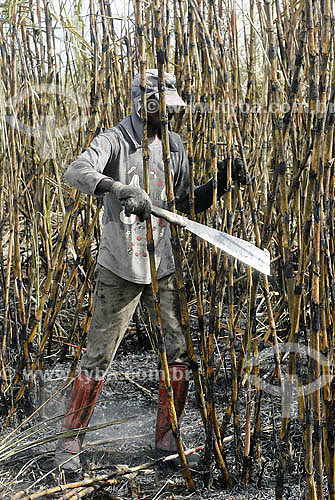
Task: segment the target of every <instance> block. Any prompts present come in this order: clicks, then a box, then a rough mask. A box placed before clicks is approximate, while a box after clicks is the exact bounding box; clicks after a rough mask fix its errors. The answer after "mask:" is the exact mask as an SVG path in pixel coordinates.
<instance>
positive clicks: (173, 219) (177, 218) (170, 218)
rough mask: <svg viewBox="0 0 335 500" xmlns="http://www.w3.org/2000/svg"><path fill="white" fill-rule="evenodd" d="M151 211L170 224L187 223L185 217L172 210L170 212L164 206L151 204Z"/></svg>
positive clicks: (183, 225)
mask: <svg viewBox="0 0 335 500" xmlns="http://www.w3.org/2000/svg"><path fill="white" fill-rule="evenodd" d="M151 213H152V215H154V216H155V217H159V218H160V219H164V220H166V221H167V222H170V224H177V226H180V227H185V226H186V224H187V219H186V218H185V217H183V216H182V215H178V214H176V213H174V212H170V211H169V210H164V208H160V207H155V206H152V207H151Z"/></svg>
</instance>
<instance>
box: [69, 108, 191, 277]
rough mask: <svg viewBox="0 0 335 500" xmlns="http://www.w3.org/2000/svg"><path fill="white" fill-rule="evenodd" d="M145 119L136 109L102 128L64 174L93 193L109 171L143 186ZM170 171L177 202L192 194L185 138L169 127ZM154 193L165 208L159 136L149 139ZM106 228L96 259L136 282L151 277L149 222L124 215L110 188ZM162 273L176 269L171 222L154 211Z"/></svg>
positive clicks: (158, 264)
mask: <svg viewBox="0 0 335 500" xmlns="http://www.w3.org/2000/svg"><path fill="white" fill-rule="evenodd" d="M141 136H142V123H141V121H140V119H139V118H138V116H137V115H136V113H135V112H133V113H132V115H131V116H128V117H127V118H125V119H124V120H123V121H122V122H120V123H119V124H118V125H116V126H115V127H113V128H111V129H109V130H106V131H105V132H103V133H101V134H99V135H98V136H97V137H96V138H95V139H94V140H93V141H92V143H91V145H90V146H89V148H88V149H87V150H86V151H84V152H83V153H82V154H81V155H80V156H78V158H77V159H76V160H75V161H74V162H73V163H72V164H71V165H70V166H69V167H68V168H67V170H66V172H65V180H66V181H67V182H68V183H69V184H71V185H72V186H74V187H76V188H77V189H79V190H80V191H82V192H84V193H88V194H94V193H95V190H96V187H97V185H98V184H99V182H100V181H101V180H102V179H103V178H105V177H106V176H109V177H112V178H113V179H114V180H116V181H120V182H122V183H123V184H133V185H135V186H140V187H142V188H143V163H142V146H141ZM169 139H170V152H171V171H172V176H173V184H174V194H175V200H176V205H177V206H178V203H183V201H185V200H187V199H188V193H189V173H188V162H187V157H186V154H185V150H184V147H183V144H182V141H181V138H180V136H179V135H178V134H176V133H175V132H169ZM149 176H150V179H149V182H150V198H151V201H152V203H153V204H154V205H156V206H159V207H162V208H167V200H166V193H165V175H164V165H163V155H162V144H161V141H159V140H157V141H155V142H153V143H152V144H150V145H149ZM103 204H104V214H103V233H102V239H101V243H100V248H99V254H98V263H99V264H101V265H102V266H104V267H106V268H107V269H109V270H110V271H112V272H113V273H114V274H116V275H118V276H120V277H121V278H124V279H126V280H128V281H131V282H133V283H142V284H149V283H150V282H151V275H150V267H149V257H148V251H147V243H146V226H145V223H143V222H140V221H139V220H138V217H137V216H135V215H131V216H130V217H126V215H125V213H124V210H123V207H122V206H121V204H120V202H119V200H118V199H117V198H116V197H115V196H114V195H113V194H112V193H106V194H105V195H104V198H103ZM152 222H153V234H154V243H155V260H156V268H157V273H158V278H162V277H164V276H167V275H168V274H171V273H172V272H173V271H174V268H175V266H174V260H173V254H172V247H171V241H170V227H169V225H168V224H167V223H166V222H165V221H163V220H162V219H158V218H156V217H154V216H152Z"/></svg>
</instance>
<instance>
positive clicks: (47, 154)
mask: <svg viewBox="0 0 335 500" xmlns="http://www.w3.org/2000/svg"><path fill="white" fill-rule="evenodd" d="M28 99H29V100H30V101H31V106H32V109H33V113H32V117H33V122H32V123H29V122H28V116H27V121H26V120H22V119H21V118H18V116H17V114H19V115H20V113H19V110H20V106H24V105H26V103H27V100H28ZM5 105H6V108H7V109H11V110H12V113H11V114H7V115H6V116H5V119H6V122H7V123H8V124H9V125H10V126H12V127H15V128H17V129H18V130H20V131H21V132H23V133H24V134H27V135H30V136H32V137H34V138H35V139H36V141H37V143H38V145H39V148H40V154H41V157H42V158H43V159H48V158H55V140H56V139H57V138H58V139H61V138H64V137H67V136H68V135H70V134H71V133H72V132H74V131H76V130H78V129H79V128H81V127H83V126H84V125H85V124H86V122H87V120H88V116H87V114H86V111H85V110H86V107H85V102H84V99H83V96H82V95H80V94H79V93H78V94H77V93H75V92H73V91H72V90H71V89H69V88H61V87H60V86H59V85H54V84H47V83H45V84H41V85H33V86H30V87H29V88H26V89H24V90H22V91H20V92H19V93H18V94H17V95H15V96H13V97H11V98H9V99H8V100H7V102H6V103H5ZM65 108H66V111H65V112H63V109H65ZM38 113H40V114H38Z"/></svg>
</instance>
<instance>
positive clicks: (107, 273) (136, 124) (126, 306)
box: [55, 69, 246, 471]
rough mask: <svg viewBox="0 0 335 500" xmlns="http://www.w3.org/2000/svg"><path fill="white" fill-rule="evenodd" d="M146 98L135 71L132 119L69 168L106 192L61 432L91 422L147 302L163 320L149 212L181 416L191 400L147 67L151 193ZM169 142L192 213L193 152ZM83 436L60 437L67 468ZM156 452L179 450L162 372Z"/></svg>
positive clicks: (170, 80)
mask: <svg viewBox="0 0 335 500" xmlns="http://www.w3.org/2000/svg"><path fill="white" fill-rule="evenodd" d="M164 80H165V100H166V105H167V106H168V107H169V109H171V108H173V109H178V107H183V106H186V104H185V102H184V101H183V100H182V98H181V97H180V96H179V94H178V92H177V90H176V87H175V83H176V81H175V77H174V75H172V74H170V73H165V75H164ZM141 95H142V91H141V78H140V75H139V74H137V75H136V76H135V77H134V79H133V84H132V89H131V98H132V106H133V109H132V113H131V115H130V116H127V117H126V118H125V119H124V120H122V121H121V122H120V123H119V124H117V125H116V126H114V127H112V128H111V129H108V130H106V131H104V132H102V133H100V134H99V135H98V136H97V137H95V138H94V140H93V141H92V143H91V145H90V146H89V147H88V148H87V149H86V151H84V152H83V153H82V154H80V155H79V156H78V158H77V159H75V161H74V162H73V163H72V164H71V165H70V166H69V167H68V168H67V170H66V172H65V180H66V181H67V182H68V183H69V184H70V185H71V186H73V187H75V188H77V189H79V190H80V191H81V192H83V193H87V194H90V195H96V196H101V197H103V205H104V213H103V221H102V224H103V232H102V237H101V242H100V247H99V252H98V257H97V279H96V287H95V294H94V307H93V317H92V321H91V323H90V327H89V330H88V335H87V349H86V352H85V354H84V355H83V357H82V360H81V363H80V372H79V374H78V376H77V377H76V379H75V380H74V383H73V387H72V393H71V396H70V399H69V404H68V409H67V413H66V415H65V418H64V422H63V426H62V430H63V431H64V432H65V431H69V430H71V429H78V428H85V427H87V426H88V424H89V421H90V418H91V416H92V413H93V410H94V407H95V404H96V402H97V399H98V397H99V393H100V391H101V389H102V386H103V381H104V378H105V376H106V373H107V372H108V369H109V366H110V364H111V362H112V361H113V358H114V356H115V354H116V352H117V349H118V346H119V344H120V342H121V340H122V338H123V335H124V333H125V331H126V329H127V327H128V325H129V323H130V321H131V318H132V316H133V314H134V311H135V309H136V306H137V305H138V303H139V301H140V300H142V301H143V303H144V304H145V306H146V307H147V309H148V311H149V314H150V318H151V321H152V323H153V325H155V324H156V314H155V310H154V303H153V296H152V290H151V273H150V265H149V256H148V249H147V244H146V224H145V221H146V220H147V219H148V218H149V217H152V219H151V220H152V225H153V235H154V252H155V261H156V268H157V277H158V283H159V295H160V302H161V315H162V326H163V332H164V334H165V342H166V352H167V359H168V365H169V372H170V377H171V384H172V388H173V394H174V404H175V408H176V414H177V418H178V420H179V422H180V420H181V417H182V414H183V410H184V406H185V402H186V397H187V391H188V383H189V375H188V369H189V363H188V354H187V345H186V340H185V337H184V333H183V329H182V325H181V316H180V309H179V297H178V291H177V287H176V282H175V264H174V259H173V253H172V247H171V241H170V228H169V225H168V224H167V223H166V222H165V221H164V220H161V219H158V218H156V217H154V216H152V215H151V207H152V204H154V205H156V206H159V207H162V208H167V207H168V205H167V198H166V189H165V174H164V164H163V149H162V141H161V122H160V114H159V94H158V72H157V70H156V69H150V70H147V71H146V97H147V117H148V118H147V120H148V123H147V134H148V149H149V184H150V189H149V192H150V195H148V194H147V193H146V192H145V191H144V190H143V159H142V154H143V152H142V145H141V143H142V132H143V122H142V120H141V102H142V99H141ZM169 143H170V144H169V146H170V153H171V159H170V168H171V173H172V178H173V189H174V196H175V203H176V208H177V209H178V210H179V211H181V212H183V213H185V214H189V213H190V203H189V169H188V161H187V156H186V153H185V150H184V147H183V143H182V140H181V138H180V136H179V135H178V134H177V133H175V132H172V131H169ZM233 180H236V181H238V182H240V183H241V184H243V183H245V182H246V178H245V172H244V169H243V168H241V161H239V162H236V161H235V162H234V163H233ZM226 184H227V174H226V162H220V163H219V172H218V190H217V192H218V196H219V197H220V196H222V194H223V193H224V192H225V189H226ZM212 201H213V179H211V180H210V181H208V182H207V183H206V184H203V185H202V186H199V187H196V188H195V209H196V211H197V212H199V211H202V210H205V209H207V208H208V207H210V206H211V204H212ZM83 438H84V434H78V435H76V436H74V437H71V438H63V439H60V440H59V441H58V443H57V447H56V455H55V456H56V461H57V463H58V464H59V465H60V466H62V468H63V469H64V470H67V471H76V470H77V469H79V468H80V459H79V455H80V451H81V447H82V441H83ZM155 450H156V454H157V456H164V455H169V454H171V453H175V451H176V442H175V438H174V436H173V434H172V429H171V425H170V418H169V409H168V399H167V395H166V390H165V386H164V379H163V374H162V373H161V374H160V383H159V394H158V410H157V419H156V434H155Z"/></svg>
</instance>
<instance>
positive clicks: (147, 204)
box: [95, 178, 151, 222]
mask: <svg viewBox="0 0 335 500" xmlns="http://www.w3.org/2000/svg"><path fill="white" fill-rule="evenodd" d="M106 192H110V193H113V194H114V195H115V196H116V198H117V199H118V200H119V201H120V202H121V205H122V206H123V207H124V211H125V214H126V216H127V217H129V215H131V214H135V215H138V217H139V219H140V221H141V222H143V221H144V220H147V219H149V217H150V214H151V201H150V198H149V196H148V195H147V193H146V192H145V191H144V190H143V189H142V188H140V187H136V186H127V185H126V184H122V183H121V182H118V181H114V180H113V179H110V178H108V179H103V180H102V181H100V182H99V184H98V186H97V188H96V190H95V194H97V195H100V194H103V193H106Z"/></svg>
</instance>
